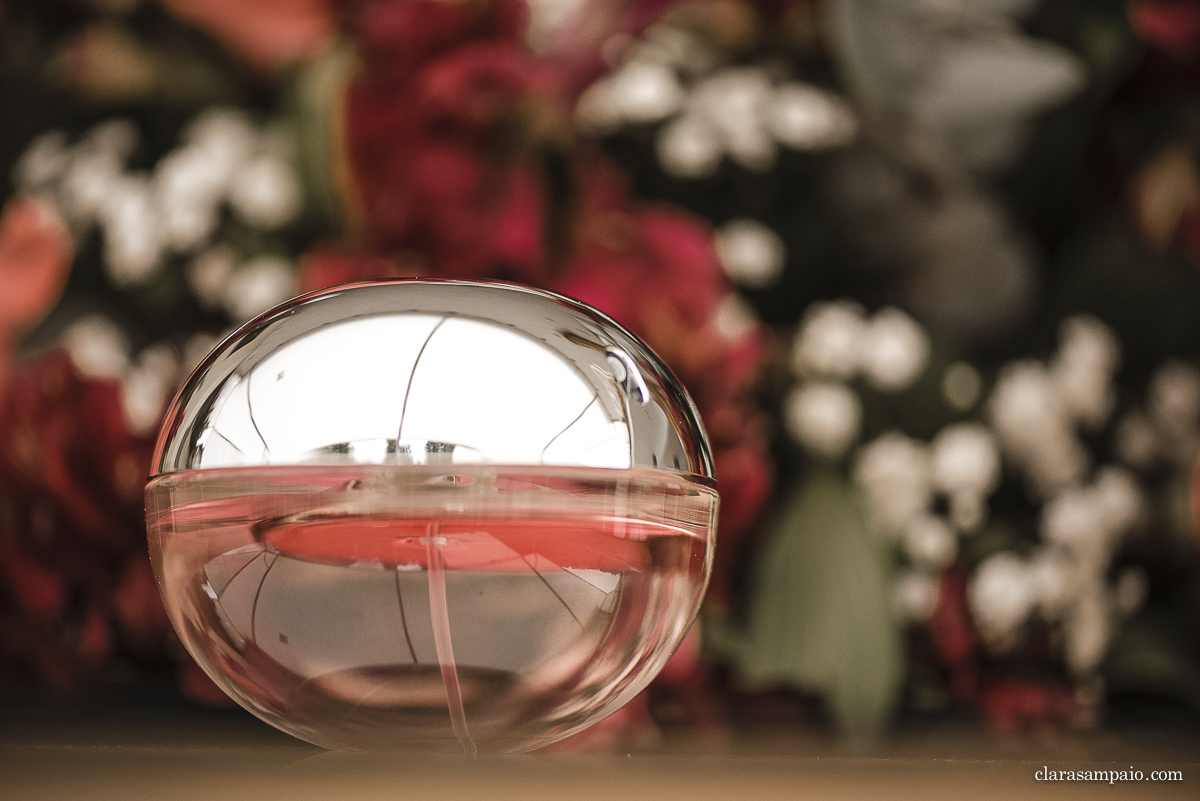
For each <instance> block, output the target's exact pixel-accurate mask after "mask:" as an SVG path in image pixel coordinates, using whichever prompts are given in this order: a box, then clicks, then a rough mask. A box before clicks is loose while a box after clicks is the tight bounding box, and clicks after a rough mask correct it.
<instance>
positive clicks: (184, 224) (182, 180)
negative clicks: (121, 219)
mask: <svg viewBox="0 0 1200 801" xmlns="http://www.w3.org/2000/svg"><path fill="white" fill-rule="evenodd" d="M225 173H226V170H225V169H223V168H222V167H221V165H219V164H213V163H211V162H210V160H209V158H208V156H207V155H206V154H205V152H204V151H202V150H201V149H199V148H197V147H187V148H179V149H176V150H173V151H172V152H170V153H168V154H167V155H166V156H164V157H163V158H162V160H160V161H159V163H158V167H157V169H156V170H155V172H154V193H155V199H156V202H157V204H158V208H159V211H160V214H161V219H162V226H163V232H162V233H163V238H164V239H165V240H166V242H167V243H169V245H170V246H171V248H172V249H173V250H175V251H177V252H181V253H185V252H187V251H190V250H192V249H193V248H195V247H197V246H198V245H200V244H202V243H203V242H204V241H206V240H207V239H208V238H209V237H210V236H212V234H213V232H214V231H215V230H216V228H217V223H218V220H219V218H218V206H219V204H220V203H221V202H222V200H223V199H224V195H225V193H226V191H227V189H228V180H229V176H228V175H227V174H225Z"/></svg>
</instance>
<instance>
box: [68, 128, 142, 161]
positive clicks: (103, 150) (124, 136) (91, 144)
mask: <svg viewBox="0 0 1200 801" xmlns="http://www.w3.org/2000/svg"><path fill="white" fill-rule="evenodd" d="M140 139H141V137H140V136H139V135H138V129H137V126H136V125H135V124H134V123H133V121H132V120H128V119H125V118H123V117H117V118H114V119H111V120H105V121H104V122H101V123H99V124H97V125H95V126H93V127H92V129H91V130H89V131H88V132H87V134H85V135H84V137H83V141H81V142H80V143H79V149H80V151H81V152H84V153H90V154H95V155H98V156H101V157H103V158H106V159H108V160H110V161H112V162H114V163H117V164H124V163H125V162H126V161H128V160H129V157H130V156H131V155H133V151H134V150H136V149H137V146H138V141H139V140H140Z"/></svg>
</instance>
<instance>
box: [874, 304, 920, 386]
mask: <svg viewBox="0 0 1200 801" xmlns="http://www.w3.org/2000/svg"><path fill="white" fill-rule="evenodd" d="M861 358H862V368H863V373H864V374H865V375H866V377H867V380H868V381H870V382H871V384H872V385H873V386H874V387H875V388H876V389H879V390H882V391H885V392H898V391H899V390H902V389H906V388H908V387H909V386H911V385H912V383H913V382H914V381H916V380H917V377H918V376H920V375H921V373H922V372H924V370H925V366H926V364H928V362H929V337H928V336H926V334H925V331H924V330H923V329H922V328H921V326H919V325H917V323H916V321H915V320H913V319H912V318H911V317H909V316H908V315H907V314H905V313H904V312H902V311H900V310H899V309H896V308H886V309H882V310H880V311H879V312H878V313H877V314H876V315H875V316H874V317H873V318H871V322H870V324H868V326H867V328H866V331H865V332H864V334H863V338H862V351H861Z"/></svg>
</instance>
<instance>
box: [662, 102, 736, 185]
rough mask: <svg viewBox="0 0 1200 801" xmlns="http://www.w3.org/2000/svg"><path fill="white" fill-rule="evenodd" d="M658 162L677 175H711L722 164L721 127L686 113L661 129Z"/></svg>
mask: <svg viewBox="0 0 1200 801" xmlns="http://www.w3.org/2000/svg"><path fill="white" fill-rule="evenodd" d="M655 146H656V152H657V154H658V163H659V164H661V165H662V168H663V169H664V170H666V171H667V172H668V173H669V174H671V175H673V176H675V177H676V178H707V177H709V176H711V175H713V174H714V173H715V172H716V171H717V168H718V167H720V166H721V157H722V156H723V155H724V152H725V151H724V150H723V149H722V147H721V140H720V137H719V134H718V133H717V130H716V129H715V128H714V127H713V126H712V125H710V124H709V123H708V122H706V121H705V120H703V119H699V118H697V117H695V116H691V115H684V116H682V117H680V118H678V119H676V120H674V121H673V122H671V123H669V124H668V125H666V126H664V127H663V129H662V130H661V131H659V133H658V138H657V140H656V142H655Z"/></svg>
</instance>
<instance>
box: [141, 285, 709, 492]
mask: <svg viewBox="0 0 1200 801" xmlns="http://www.w3.org/2000/svg"><path fill="white" fill-rule="evenodd" d="M430 463H447V464H507V465H535V464H541V465H557V466H579V467H606V468H617V469H627V468H659V469H666V470H675V471H680V472H683V473H690V474H693V475H696V476H701V477H705V478H709V479H712V478H713V467H712V455H711V453H710V451H709V447H708V441H707V439H706V437H705V435H704V430H703V428H702V426H701V423H700V417H699V415H698V414H697V412H696V408H695V406H694V405H693V403H692V401H691V399H690V398H689V397H688V395H687V393H686V391H685V390H684V389H683V387H682V386H681V385H680V384H679V382H678V381H677V380H676V379H675V377H674V376H672V375H671V373H670V371H669V370H668V369H667V368H666V366H665V365H664V364H663V363H662V361H661V360H660V359H659V358H658V357H657V356H656V355H655V354H654V353H653V352H652V351H651V350H650V349H649V348H648V347H647V346H646V345H644V344H643V343H642V342H641V341H640V340H638V339H637V338H636V337H634V336H633V335H632V334H630V333H629V332H628V331H626V330H625V329H624V328H622V327H621V326H620V325H618V324H617V323H616V322H614V321H613V320H612V319H610V318H609V317H607V316H605V315H604V314H602V313H600V312H598V311H596V310H595V309H593V308H591V307H589V306H585V305H584V304H582V303H579V302H577V301H574V300H571V299H569V298H565V297H562V296H561V295H556V294H553V293H550V292H545V291H542V290H536V289H530V288H527V287H522V286H517V285H513V284H503V283H491V282H488V283H484V282H471V281H430V280H398V281H386V282H378V283H370V284H354V285H349V286H343V287H337V288H335V289H331V290H326V291H322V292H317V293H313V294H310V295H304V296H302V297H299V298H296V299H294V300H291V301H288V302H287V303H285V304H283V305H281V306H279V307H277V308H275V309H273V310H271V311H269V312H267V313H265V314H263V315H262V316H260V317H258V318H257V319H255V320H252V321H251V322H250V323H247V324H246V325H245V326H243V327H242V328H241V329H240V330H239V331H237V332H236V333H235V334H233V335H232V336H230V337H229V338H227V339H226V340H225V341H224V342H222V343H221V344H220V345H219V346H218V347H217V348H216V349H215V350H214V351H213V352H212V353H211V354H209V356H208V357H207V358H206V359H205V360H204V361H203V362H202V363H201V364H200V366H199V367H198V368H197V369H196V371H195V372H194V373H193V374H192V376H191V377H190V378H189V379H188V380H187V382H186V383H185V384H184V386H183V388H182V389H181V390H180V392H179V395H178V396H177V397H176V398H175V401H174V403H172V405H171V408H170V409H169V410H168V413H167V417H166V420H165V422H164V424H163V428H162V432H161V433H160V434H159V439H158V445H157V448H156V450H155V455H154V462H153V469H154V470H155V473H156V474H158V475H161V474H165V473H175V472H179V471H183V470H198V469H205V468H212V467H235V466H262V465H301V464H304V465H308V464H430Z"/></svg>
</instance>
